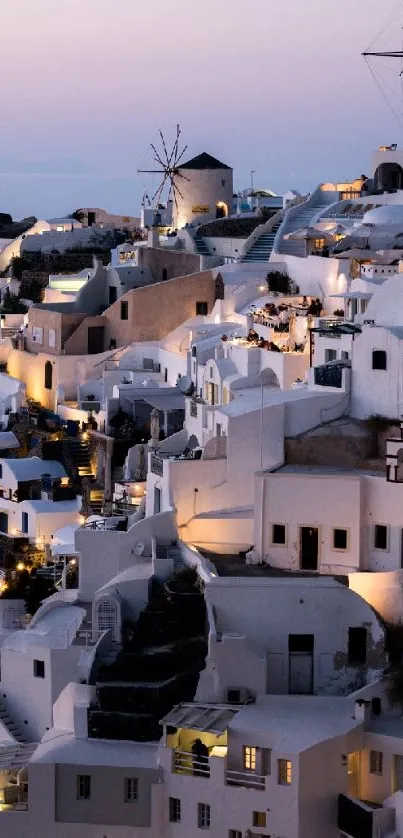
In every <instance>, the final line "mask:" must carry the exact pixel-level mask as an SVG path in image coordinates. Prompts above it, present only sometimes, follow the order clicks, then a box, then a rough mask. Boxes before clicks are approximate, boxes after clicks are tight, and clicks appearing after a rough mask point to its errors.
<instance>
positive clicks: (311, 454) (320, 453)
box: [285, 418, 385, 471]
mask: <svg viewBox="0 0 403 838" xmlns="http://www.w3.org/2000/svg"><path fill="white" fill-rule="evenodd" d="M285 453H286V463H292V464H294V465H315V466H317V465H320V466H337V467H339V468H340V467H341V468H358V467H364V468H368V467H370V468H371V469H375V470H378V469H379V470H380V471H381V470H382V469H384V468H385V463H384V460H383V459H379V460H378V459H377V458H378V457H379V453H378V441H377V435H376V433H375V432H374V430H373V429H371V428H369V427H368V426H367V425H366V424H365V422H358V421H354V420H351V419H348V418H346V419H338V420H337V421H335V422H330V423H329V424H328V425H322V426H321V427H320V428H315V429H314V430H313V431H308V433H306V434H302V435H301V436H299V437H294V438H292V439H291V438H289V439H287V440H286V441H285Z"/></svg>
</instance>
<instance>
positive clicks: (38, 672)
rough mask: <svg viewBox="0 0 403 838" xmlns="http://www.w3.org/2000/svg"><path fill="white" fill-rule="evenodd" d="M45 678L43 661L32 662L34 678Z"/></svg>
mask: <svg viewBox="0 0 403 838" xmlns="http://www.w3.org/2000/svg"><path fill="white" fill-rule="evenodd" d="M44 677H45V661H37V660H34V678H44Z"/></svg>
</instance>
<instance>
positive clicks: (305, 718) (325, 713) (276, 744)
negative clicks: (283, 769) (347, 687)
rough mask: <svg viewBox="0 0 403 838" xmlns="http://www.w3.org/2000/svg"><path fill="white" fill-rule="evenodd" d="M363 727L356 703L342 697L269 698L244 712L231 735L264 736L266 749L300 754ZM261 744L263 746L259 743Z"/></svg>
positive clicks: (264, 697)
mask: <svg viewBox="0 0 403 838" xmlns="http://www.w3.org/2000/svg"><path fill="white" fill-rule="evenodd" d="M361 725H362V722H359V721H357V719H355V718H354V699H353V700H352V699H351V698H344V697H341V696H337V697H331V696H317V695H281V696H280V695H268V696H262V697H261V698H258V700H257V702H256V704H248V705H247V706H245V707H243V708H241V709H240V710H239V712H238V713H237V714H236V716H235V717H234V718H233V719H232V721H231V722H230V724H229V731H230V732H231V731H232V730H233V731H242V733H249V734H251V735H253V734H256V733H261V734H262V736H264V745H265V747H268V748H272V749H273V750H276V751H277V752H280V753H281V752H283V753H284V754H296V753H300V752H301V751H305V750H307V749H308V748H312V747H313V746H314V745H318V744H320V743H321V742H326V741H327V740H328V739H335V738H336V737H338V736H345V735H346V734H348V733H350V732H351V731H353V730H356V729H357V728H359V727H360V726H361ZM257 744H260V742H257Z"/></svg>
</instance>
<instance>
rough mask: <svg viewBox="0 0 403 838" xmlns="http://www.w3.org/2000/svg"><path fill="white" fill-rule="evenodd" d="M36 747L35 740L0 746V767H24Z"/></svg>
mask: <svg viewBox="0 0 403 838" xmlns="http://www.w3.org/2000/svg"><path fill="white" fill-rule="evenodd" d="M37 747H38V744H37V743H36V742H32V743H31V742H30V743H27V744H21V745H20V744H15V745H5V746H4V747H0V769H6V768H7V769H10V770H11V769H12V770H14V769H17V770H19V769H20V768H25V766H26V765H28V762H29V760H30V759H31V757H32V755H33V753H34V751H35V750H36V748H37Z"/></svg>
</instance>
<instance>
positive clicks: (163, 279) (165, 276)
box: [162, 268, 168, 282]
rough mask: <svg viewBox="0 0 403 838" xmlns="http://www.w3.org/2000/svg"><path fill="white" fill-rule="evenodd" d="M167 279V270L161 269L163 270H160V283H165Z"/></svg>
mask: <svg viewBox="0 0 403 838" xmlns="http://www.w3.org/2000/svg"><path fill="white" fill-rule="evenodd" d="M167 279H168V269H167V268H163V269H162V281H163V282H166V281H167Z"/></svg>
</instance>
